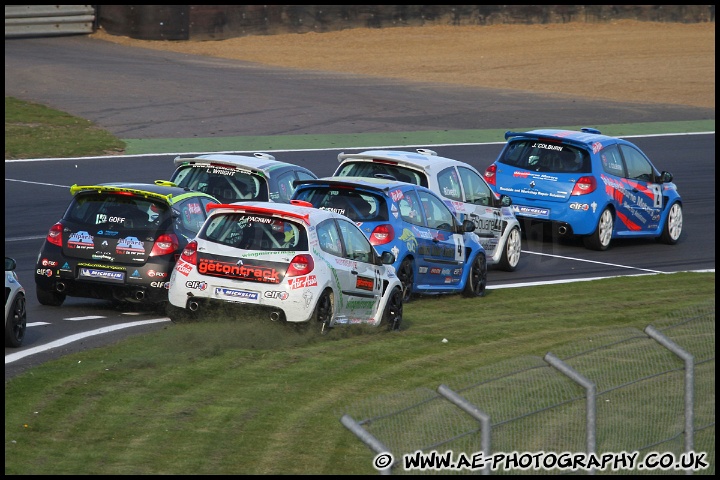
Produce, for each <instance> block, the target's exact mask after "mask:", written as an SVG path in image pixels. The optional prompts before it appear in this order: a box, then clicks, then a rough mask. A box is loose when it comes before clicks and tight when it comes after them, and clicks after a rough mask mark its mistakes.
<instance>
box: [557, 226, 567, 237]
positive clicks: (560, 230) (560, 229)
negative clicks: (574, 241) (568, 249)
mask: <svg viewBox="0 0 720 480" xmlns="http://www.w3.org/2000/svg"><path fill="white" fill-rule="evenodd" d="M558 233H559V234H560V235H565V234H566V233H567V227H566V226H565V225H560V226H559V227H558Z"/></svg>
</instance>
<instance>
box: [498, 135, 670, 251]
mask: <svg viewBox="0 0 720 480" xmlns="http://www.w3.org/2000/svg"><path fill="white" fill-rule="evenodd" d="M505 138H506V139H507V140H508V142H507V144H506V145H505V147H504V148H503V150H502V152H500V155H499V156H498V158H497V160H495V162H494V163H493V164H492V165H490V166H489V167H488V168H487V169H486V171H485V179H486V180H487V182H488V183H489V184H490V185H491V186H492V188H493V189H494V190H495V191H496V192H497V193H500V194H505V195H508V196H510V197H511V198H512V204H513V205H512V206H513V209H514V210H515V215H516V216H517V217H518V219H520V220H522V221H524V222H529V223H541V224H544V225H549V226H551V228H552V232H551V233H552V235H553V236H558V237H562V236H572V235H575V236H579V237H582V239H583V242H584V244H585V246H586V247H587V248H589V249H592V250H607V248H608V247H609V246H610V241H611V239H613V238H633V237H645V238H656V239H658V240H660V241H661V242H663V243H667V244H670V245H673V244H675V243H677V241H678V240H679V239H680V234H681V233H682V225H683V204H682V199H681V198H680V195H679V194H678V191H677V187H676V185H675V184H674V183H673V175H672V174H671V173H670V172H666V171H663V172H662V173H661V172H659V171H658V170H657V169H656V168H655V166H654V165H653V164H652V163H651V162H650V160H649V159H648V157H647V156H646V155H645V154H644V153H643V152H642V151H641V150H640V149H639V148H638V147H637V146H636V145H634V144H632V143H630V142H628V141H627V140H623V139H620V138H614V137H609V136H607V135H602V134H601V133H600V132H599V131H598V130H595V129H592V128H583V129H581V131H571V130H552V129H548V130H532V131H529V132H507V133H505ZM527 230H528V229H527V228H526V231H527Z"/></svg>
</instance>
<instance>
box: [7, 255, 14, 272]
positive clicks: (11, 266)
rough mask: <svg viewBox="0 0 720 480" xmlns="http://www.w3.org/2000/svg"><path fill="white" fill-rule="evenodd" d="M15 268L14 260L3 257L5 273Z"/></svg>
mask: <svg viewBox="0 0 720 480" xmlns="http://www.w3.org/2000/svg"><path fill="white" fill-rule="evenodd" d="M16 268H17V263H15V259H14V258H10V257H5V271H6V272H8V271H10V270H15V269H16Z"/></svg>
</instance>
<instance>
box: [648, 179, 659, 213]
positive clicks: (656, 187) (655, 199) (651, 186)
mask: <svg viewBox="0 0 720 480" xmlns="http://www.w3.org/2000/svg"><path fill="white" fill-rule="evenodd" d="M648 190H650V191H651V192H652V194H653V202H654V205H653V206H654V207H655V208H662V187H661V186H660V185H658V184H657V183H650V184H648Z"/></svg>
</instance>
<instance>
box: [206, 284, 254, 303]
mask: <svg viewBox="0 0 720 480" xmlns="http://www.w3.org/2000/svg"><path fill="white" fill-rule="evenodd" d="M215 296H216V297H228V298H232V299H236V300H252V301H255V302H256V301H257V300H258V293H257V292H248V291H245V290H236V289H234V288H226V287H215Z"/></svg>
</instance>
